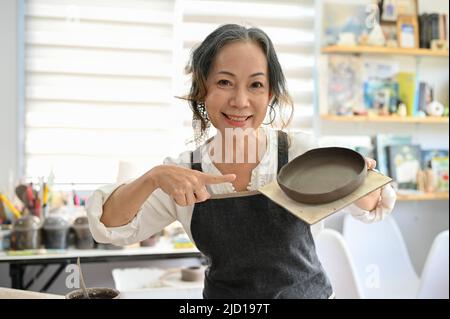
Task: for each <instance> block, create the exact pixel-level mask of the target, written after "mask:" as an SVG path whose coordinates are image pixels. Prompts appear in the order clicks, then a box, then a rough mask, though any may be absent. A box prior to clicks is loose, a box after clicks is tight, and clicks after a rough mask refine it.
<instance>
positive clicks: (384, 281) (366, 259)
mask: <svg viewBox="0 0 450 319" xmlns="http://www.w3.org/2000/svg"><path fill="white" fill-rule="evenodd" d="M343 234H344V238H345V241H346V243H347V246H348V248H349V250H350V253H351V256H352V258H353V261H354V264H355V267H356V272H357V275H358V278H359V282H360V283H361V287H362V290H363V295H364V297H365V298H369V299H381V298H383V299H396V298H401V299H405V298H408V299H409V298H411V299H412V298H416V296H417V291H418V288H419V278H418V276H417V274H416V272H415V270H414V268H413V265H412V263H411V259H410V257H409V254H408V250H407V248H406V245H405V242H404V240H403V236H402V234H401V232H400V229H399V228H398V226H397V224H396V222H395V220H394V218H392V217H391V216H386V217H385V218H384V219H383V220H381V221H379V222H376V223H372V224H365V223H363V222H361V221H359V220H357V219H355V218H354V217H352V216H351V215H346V216H345V217H344V230H343Z"/></svg>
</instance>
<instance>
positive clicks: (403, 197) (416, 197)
mask: <svg viewBox="0 0 450 319" xmlns="http://www.w3.org/2000/svg"><path fill="white" fill-rule="evenodd" d="M397 200H399V201H425V200H427V201H428V200H448V192H442V193H420V194H406V193H397Z"/></svg>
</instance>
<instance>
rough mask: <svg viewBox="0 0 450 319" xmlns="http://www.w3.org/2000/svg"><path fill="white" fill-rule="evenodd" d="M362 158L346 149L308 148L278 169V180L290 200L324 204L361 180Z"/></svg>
mask: <svg viewBox="0 0 450 319" xmlns="http://www.w3.org/2000/svg"><path fill="white" fill-rule="evenodd" d="M366 174H367V166H366V161H365V159H364V157H363V156H362V155H361V154H359V153H358V152H355V151H353V150H351V149H348V148H342V147H324V148H316V149H313V150H310V151H308V152H306V153H304V154H302V155H300V156H298V157H297V158H295V159H294V160H292V161H291V162H289V163H288V164H286V165H285V166H283V168H282V169H281V170H280V172H279V174H278V177H277V181H278V184H279V185H280V188H281V189H282V190H283V192H284V193H285V194H286V195H287V196H289V197H290V198H292V199H293V200H295V201H297V202H300V203H306V204H323V203H329V202H332V201H335V200H338V199H340V198H342V197H344V196H347V195H348V194H350V193H352V192H353V191H354V190H356V189H357V188H358V187H359V186H361V184H362V183H363V182H364V178H365V177H366Z"/></svg>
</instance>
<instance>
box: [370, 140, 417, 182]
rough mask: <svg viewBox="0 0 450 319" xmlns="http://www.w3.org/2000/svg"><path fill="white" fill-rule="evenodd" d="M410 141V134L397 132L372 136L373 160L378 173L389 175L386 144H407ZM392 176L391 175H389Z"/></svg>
mask: <svg viewBox="0 0 450 319" xmlns="http://www.w3.org/2000/svg"><path fill="white" fill-rule="evenodd" d="M411 143H412V137H411V136H410V135H398V134H376V135H375V136H374V137H373V143H372V144H373V145H374V149H375V152H374V153H375V160H376V161H377V168H378V170H379V171H380V173H382V174H384V175H389V176H390V172H389V165H388V154H387V146H389V145H408V144H411ZM391 177H392V176H391Z"/></svg>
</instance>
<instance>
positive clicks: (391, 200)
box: [86, 128, 396, 245]
mask: <svg viewBox="0 0 450 319" xmlns="http://www.w3.org/2000/svg"><path fill="white" fill-rule="evenodd" d="M263 129H264V130H265V134H266V136H267V149H266V152H265V153H264V155H263V157H262V159H261V161H260V163H259V164H258V166H257V167H256V168H255V169H253V171H252V175H251V180H250V183H249V185H248V187H247V190H249V191H253V190H257V189H259V188H260V187H262V186H264V185H266V184H267V183H270V182H272V181H273V180H275V179H276V176H277V168H278V138H277V131H276V130H274V129H270V128H263ZM288 135H289V138H290V145H289V152H288V153H289V154H288V159H289V161H291V160H292V159H294V158H296V157H297V156H299V155H301V154H303V153H305V152H306V151H308V150H310V149H313V148H316V147H317V143H316V141H315V139H314V138H313V137H312V136H311V135H309V134H306V133H304V132H288ZM202 150H203V152H204V154H202V156H201V165H202V170H203V172H205V173H210V174H218V175H221V173H220V171H219V170H218V169H217V167H216V166H215V165H214V164H213V163H212V160H211V158H210V156H209V153H208V150H207V148H206V147H203V148H202ZM164 164H173V165H179V166H183V167H186V168H190V165H191V151H186V152H183V153H181V154H180V155H179V156H178V158H170V157H168V158H166V159H165V160H164ZM120 185H122V183H120V184H119V183H118V184H110V185H105V186H103V187H101V188H99V189H97V190H96V191H95V192H94V193H93V194H92V195H91V196H90V197H89V199H88V201H87V205H86V209H87V213H88V218H89V226H90V229H91V232H92V235H93V237H94V239H95V240H96V241H97V242H100V243H112V244H115V245H129V244H132V243H136V242H139V241H142V240H144V239H147V238H148V237H150V236H151V235H153V234H155V233H158V232H159V231H161V230H162V229H164V228H165V227H166V226H168V225H170V224H171V223H172V222H174V221H177V220H178V221H179V222H180V223H181V225H182V226H183V228H184V230H185V231H186V233H187V235H188V236H189V238H190V239H191V240H192V241H193V238H192V234H191V226H190V225H191V219H192V213H193V211H194V205H191V206H179V205H177V204H176V203H175V202H174V201H173V199H172V198H171V197H170V196H169V195H167V194H166V193H164V192H163V191H162V190H161V189H160V188H158V189H156V190H155V191H154V192H153V193H152V194H151V195H150V196H149V197H148V198H147V200H146V201H145V202H144V204H143V205H142V206H141V208H140V209H139V211H138V213H137V215H136V216H135V217H134V218H133V220H132V221H131V222H130V223H128V224H126V225H124V226H120V227H106V226H105V225H104V224H103V223H102V222H101V221H100V218H101V216H102V214H103V204H104V203H105V202H106V200H107V199H108V197H109V196H110V195H111V194H112V193H113V192H114V190H115V189H116V188H117V187H119V186H120ZM207 190H208V191H209V193H210V194H214V195H216V194H227V193H232V192H235V190H234V188H233V185H232V184H231V183H222V184H212V185H207ZM395 200H396V194H395V191H394V190H393V188H392V187H391V186H390V185H386V186H384V187H383V188H382V192H381V197H380V200H379V202H378V205H377V207H376V208H375V209H374V210H372V211H365V210H363V209H360V208H359V207H357V206H356V205H354V204H351V205H349V206H348V207H346V208H345V209H346V210H348V211H349V212H350V213H351V214H352V216H354V217H355V218H357V219H359V220H361V221H362V222H365V223H371V222H376V221H379V220H381V219H383V218H384V217H385V216H386V215H387V214H390V213H391V212H392V209H393V207H394V204H395ZM321 228H323V221H322V222H319V223H317V224H315V225H313V226H312V227H311V230H312V232H313V235H314V234H316V233H317V232H318V231H320V229H321Z"/></svg>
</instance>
